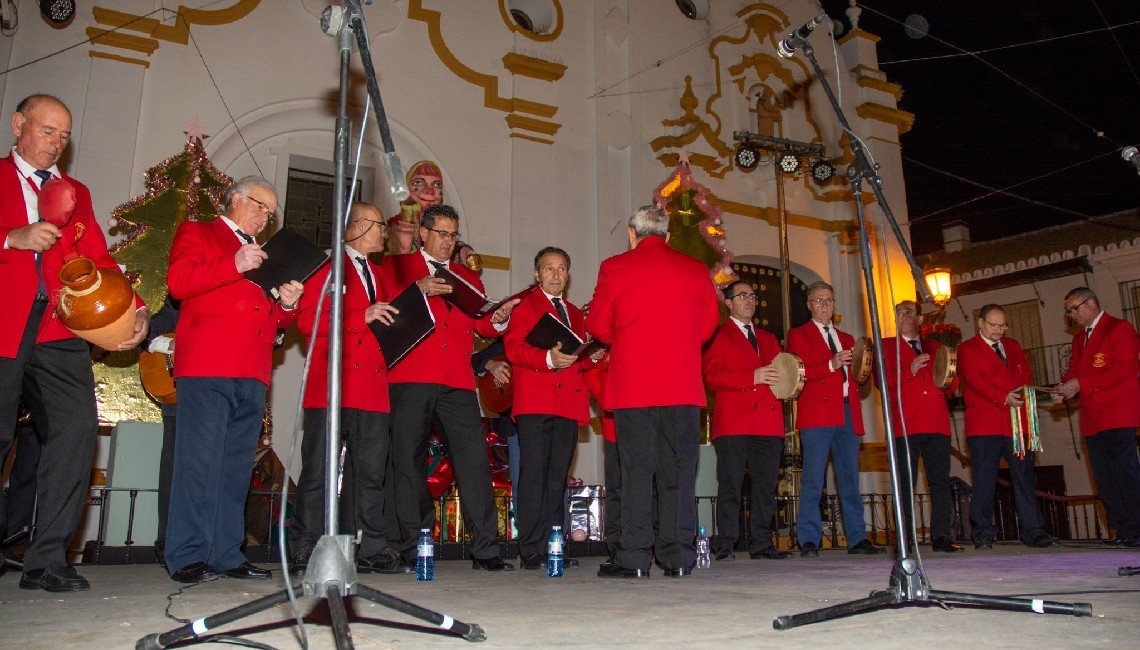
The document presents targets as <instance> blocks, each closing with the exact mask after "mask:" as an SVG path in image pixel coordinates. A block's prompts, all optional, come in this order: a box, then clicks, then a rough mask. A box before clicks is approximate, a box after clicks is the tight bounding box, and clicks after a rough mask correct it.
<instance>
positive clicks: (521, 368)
mask: <svg viewBox="0 0 1140 650" xmlns="http://www.w3.org/2000/svg"><path fill="white" fill-rule="evenodd" d="M562 304H563V305H565V306H566V315H567V316H568V317H569V318H570V329H572V330H574V333H575V334H577V335H578V336H579V337H581V338H582V339H583V340H585V338H586V317H585V316H583V315H582V310H581V309H578V308H577V307H575V306H574V305H572V304H570V303H569V301H567V300H566V298H565V296H563V298H562ZM543 314H550V315H551V316H554V317H555V318H558V312H557V311H556V310H555V309H554V303H552V302H550V300H549V299H548V298H547V297H546V294H545V293H543V292H542V291H541V290H538V291H532V292H530V294H529V295H527V297H525V298H523V300H522V302H520V303H519V304H518V306H517V307H515V310H514V311H513V312H511V321H510V323H511V324H510V326H509V327H507V331H506V332H505V333H504V334H503V345H505V346H506V349H507V359H509V360H510V362H511V367H512V371H511V381H512V382H514V384H515V401H514V406H513V407H512V408H511V417H516V416H519V415H535V414H538V415H557V416H560V417H564V418H569V419H571V420H577V421H578V422H579V423H581V424H586V423H587V422H589V421H590V393H589V391H588V390H587V389H586V384H585V382H584V381H583V380H582V373H583V371H585V370H586V369H588V368H591V367H593V365H594V364H593V363H592V362H591V361H590V360H589V359H588V358H587V359H584V360H583V361H579V362H578V363H575V364H574V365H572V366H570V367H569V368H563V369H562V370H559V371H558V372H554V371H553V370H550V369H549V368H547V367H546V350H540V349H539V348H536V347H534V346H533V345H531V344H529V343H527V342H526V335H527V334H529V333H530V330H531V329H532V328H533V327H534V325H535V323H537V322H538V319H540V318H542V315H543Z"/></svg>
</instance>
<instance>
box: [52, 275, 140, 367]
mask: <svg viewBox="0 0 1140 650" xmlns="http://www.w3.org/2000/svg"><path fill="white" fill-rule="evenodd" d="M59 281H60V282H62V283H63V288H62V289H61V290H60V292H59V303H58V304H57V305H56V308H55V310H56V314H58V315H59V320H60V322H61V323H63V324H64V326H66V327H67V328H68V329H70V330H71V331H72V332H75V335H76V336H78V337H79V338H81V339H83V340H85V341H89V342H91V343H94V344H95V345H98V346H99V347H101V348H103V349H105V350H114V349H116V348H118V347H119V344H120V343H122V342H123V341H126V340H127V339H129V338H130V337H131V336H132V335H133V334H134V323H135V317H134V316H135V315H134V312H135V310H134V298H135V292H134V290H133V289H132V288H131V284H130V282H129V281H127V278H126V276H124V275H123V274H122V273H120V272H119V271H118V270H117V269H101V268H98V267H96V266H95V262H93V261H91V260H90V259H89V258H86V257H77V258H75V259H73V260H71V261H69V262H67V263H65V264H64V265H63V266H62V267H61V268H60V269H59Z"/></svg>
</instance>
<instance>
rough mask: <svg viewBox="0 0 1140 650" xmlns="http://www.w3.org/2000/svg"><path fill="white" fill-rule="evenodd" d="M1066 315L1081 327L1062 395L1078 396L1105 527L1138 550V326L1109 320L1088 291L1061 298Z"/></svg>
mask: <svg viewBox="0 0 1140 650" xmlns="http://www.w3.org/2000/svg"><path fill="white" fill-rule="evenodd" d="M1065 313H1066V314H1067V315H1068V316H1069V318H1071V319H1073V322H1074V323H1076V324H1077V325H1080V326H1081V328H1082V329H1081V331H1080V332H1078V333H1077V335H1076V336H1074V337H1073V356H1072V358H1071V359H1070V360H1069V370H1068V372H1066V373H1065V376H1064V377H1063V378H1062V379H1063V380H1064V383H1063V384H1061V386H1060V389H1061V397H1063V398H1064V399H1071V398H1073V397H1076V396H1077V395H1080V397H1081V435H1082V436H1084V438H1085V444H1087V445H1088V448H1089V464H1090V465H1092V472H1093V480H1094V481H1096V490H1097V493H1098V494H1099V495H1100V500H1101V502H1102V503H1104V509H1105V511H1107V513H1108V525H1109V528H1111V529H1115V531H1116V535H1115V536H1114V537H1113V538H1112V539H1111V540H1109V543H1110V544H1113V545H1118V546H1131V547H1137V546H1140V462H1137V460H1136V427H1137V426H1140V383H1138V382H1137V379H1136V374H1137V365H1138V364H1137V352H1138V349H1137V348H1138V346H1137V339H1136V328H1134V327H1133V326H1132V324H1131V323H1129V322H1128V321H1126V320H1121V319H1119V318H1114V317H1112V316H1109V315H1108V314H1106V313H1105V312H1104V310H1102V309H1101V308H1100V300H1099V299H1098V298H1097V297H1096V294H1095V293H1093V292H1092V291H1091V290H1090V289H1088V288H1087V287H1077V288H1076V289H1073V290H1072V291H1070V292H1069V293H1068V294H1067V295H1066V296H1065Z"/></svg>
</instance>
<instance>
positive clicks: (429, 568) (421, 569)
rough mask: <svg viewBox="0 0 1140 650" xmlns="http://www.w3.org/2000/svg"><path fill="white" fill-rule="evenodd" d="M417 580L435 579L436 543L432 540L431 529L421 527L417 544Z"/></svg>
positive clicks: (427, 580) (429, 580) (428, 580)
mask: <svg viewBox="0 0 1140 650" xmlns="http://www.w3.org/2000/svg"><path fill="white" fill-rule="evenodd" d="M416 550H417V553H416V580H419V581H420V582H431V581H432V580H435V545H434V544H432V541H431V531H430V530H428V529H427V528H422V529H420V541H419V542H418V543H417V544H416Z"/></svg>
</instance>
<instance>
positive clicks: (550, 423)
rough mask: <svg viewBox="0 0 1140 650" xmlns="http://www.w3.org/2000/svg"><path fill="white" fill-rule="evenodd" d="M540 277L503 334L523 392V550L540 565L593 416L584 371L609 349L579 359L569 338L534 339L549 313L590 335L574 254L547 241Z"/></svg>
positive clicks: (530, 563)
mask: <svg viewBox="0 0 1140 650" xmlns="http://www.w3.org/2000/svg"><path fill="white" fill-rule="evenodd" d="M534 279H535V281H536V282H537V283H538V284H539V287H540V289H541V291H532V292H530V293H529V294H528V295H527V297H526V298H523V300H522V302H520V303H519V306H518V307H517V308H516V309H515V311H514V313H513V314H512V318H511V324H510V327H508V328H507V332H506V334H505V335H504V336H503V342H504V344H505V345H506V349H507V358H508V359H509V360H510V361H511V363H512V364H513V365H514V369H515V371H514V382H515V399H514V406H513V408H512V411H511V414H512V417H514V419H515V421H516V422H517V423H518V429H519V433H518V436H519V448H520V451H521V454H520V456H521V457H520V459H519V483H518V486H517V490H518V503H519V507H518V524H519V556H520V557H521V558H522V568H524V569H531V570H533V569H538V568H539V567H541V566H543V564H544V563H545V561H546V554H545V553H544V552H543V551H544V549H545V544H546V539H547V536H548V535H549V534H550V528H551V526H561V525H562V522H563V520H564V519H565V517H566V512H565V508H564V507H563V503H564V502H565V499H564V498H565V494H566V473H567V472H568V471H570V462H571V461H572V460H573V459H574V448H575V446H576V445H577V442H578V426H579V425H581V424H586V423H587V422H589V420H590V393H589V391H588V390H587V389H586V384H585V382H584V381H583V380H582V372H583V371H584V370H585V369H588V368H591V367H593V366H594V364H595V363H596V362H597V359H600V358H601V356H602V355H603V354H605V351H604V350H599V351H597V352H595V353H594V355H593V357H587V358H585V359H582V360H579V359H578V357H577V356H576V355H574V354H571V353H572V352H574V350H565V351H564V350H563V349H562V347H563V346H562V344H561V343H559V344H556V345H555V346H554V347H552V348H549V349H545V348H539V347H535V346H534V345H532V344H531V342H529V341H528V340H527V339H528V336H527V335H528V334H530V332H531V330H533V329H534V327H535V325H536V324H537V323H538V322H539V320H540V319H542V318H543V317H544V316H546V315H549V316H550V317H551V318H557V319H558V321H559V322H560V323H561V324H562V325H563V326H565V327H567V328H569V329H570V330H571V331H573V332H574V334H575V335H577V336H578V337H579V338H582V339H584V338H585V336H586V318H585V316H583V314H582V310H581V309H578V308H577V307H575V306H574V305H572V304H571V303H570V302H569V301H568V300H566V298H565V296H564V295H563V291H565V289H566V285H567V283H568V282H569V281H570V256H569V255H568V254H567V253H566V251H564V250H562V249H560V248H553V247H547V248H544V249H542V250H540V251H539V252H538V255H535V258H534Z"/></svg>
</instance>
